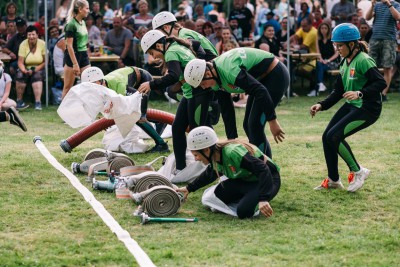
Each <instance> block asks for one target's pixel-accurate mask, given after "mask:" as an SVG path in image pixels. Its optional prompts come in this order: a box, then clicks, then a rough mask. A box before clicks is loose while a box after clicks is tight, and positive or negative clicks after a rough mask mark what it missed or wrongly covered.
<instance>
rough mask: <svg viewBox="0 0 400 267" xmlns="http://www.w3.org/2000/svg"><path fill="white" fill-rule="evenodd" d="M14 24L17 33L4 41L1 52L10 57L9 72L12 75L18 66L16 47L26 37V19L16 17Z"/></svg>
mask: <svg viewBox="0 0 400 267" xmlns="http://www.w3.org/2000/svg"><path fill="white" fill-rule="evenodd" d="M15 25H16V26H17V33H16V34H14V36H13V37H11V39H10V40H9V41H8V42H7V43H6V46H5V47H4V48H3V52H4V53H6V54H8V55H9V56H10V57H11V61H10V74H11V76H14V75H15V73H16V70H17V68H18V49H19V45H20V44H21V43H22V41H23V40H25V39H26V21H25V20H24V19H22V18H20V17H18V18H16V20H15Z"/></svg>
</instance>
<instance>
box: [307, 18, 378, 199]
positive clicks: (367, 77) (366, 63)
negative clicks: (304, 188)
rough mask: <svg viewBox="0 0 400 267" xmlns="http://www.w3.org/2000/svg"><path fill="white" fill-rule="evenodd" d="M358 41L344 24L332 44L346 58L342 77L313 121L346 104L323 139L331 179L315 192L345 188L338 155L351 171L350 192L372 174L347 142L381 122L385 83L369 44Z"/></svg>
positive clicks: (316, 109) (356, 33)
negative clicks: (328, 110) (350, 137)
mask: <svg viewBox="0 0 400 267" xmlns="http://www.w3.org/2000/svg"><path fill="white" fill-rule="evenodd" d="M359 39H360V32H359V31H358V28H357V27H356V26H354V25H353V24H350V23H343V24H340V25H339V26H337V27H336V28H335V29H334V30H333V32H332V42H333V43H334V45H335V47H336V49H337V50H338V52H339V54H340V56H341V57H342V58H343V60H342V62H341V64H340V75H339V77H338V79H337V81H336V84H335V87H334V90H333V91H332V93H331V94H330V95H329V96H328V97H327V98H326V99H325V100H323V101H320V102H318V103H317V104H315V105H313V106H312V107H311V108H310V113H311V116H312V117H314V116H315V114H316V113H317V112H319V111H322V110H327V109H329V108H330V107H332V106H333V105H335V104H336V103H337V102H338V101H340V100H341V99H342V98H345V100H346V102H345V103H344V105H343V106H342V107H341V108H339V110H338V111H337V112H336V114H335V115H334V116H333V118H332V119H331V121H330V122H329V124H328V126H327V128H326V129H325V132H324V134H323V135H322V143H323V147H324V154H325V161H326V165H327V167H328V177H327V178H326V179H325V180H324V181H323V182H322V184H321V185H320V186H318V187H316V188H314V189H316V190H321V189H329V188H339V189H341V188H343V184H342V182H341V180H340V177H339V171H338V155H340V157H341V158H342V159H343V160H344V161H345V162H346V164H347V166H348V167H349V169H350V174H349V177H348V180H349V187H348V189H347V191H349V192H355V191H357V190H358V189H360V188H361V187H362V186H363V184H364V181H365V179H367V177H368V175H369V173H370V171H369V170H368V169H367V168H364V167H362V166H361V165H360V164H359V163H358V162H357V160H356V158H355V156H354V154H353V152H352V150H351V148H350V146H349V144H348V143H347V142H346V140H345V139H346V138H347V137H348V136H351V135H353V134H355V133H356V132H358V131H360V130H362V129H364V128H367V127H368V126H370V125H372V124H374V123H375V122H376V121H377V120H378V118H379V116H380V114H381V110H382V96H381V92H382V90H383V89H385V87H386V82H385V80H384V79H383V76H382V75H381V74H380V72H379V70H378V68H377V67H376V64H375V61H374V60H373V59H372V58H371V57H369V56H368V54H367V52H368V46H367V44H366V43H365V42H362V41H359Z"/></svg>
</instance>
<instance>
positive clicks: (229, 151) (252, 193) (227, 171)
mask: <svg viewBox="0 0 400 267" xmlns="http://www.w3.org/2000/svg"><path fill="white" fill-rule="evenodd" d="M217 169H218V173H217V172H216V171H215V169H213V168H212V166H211V165H209V166H208V168H207V169H206V170H205V171H204V172H203V173H202V174H201V175H200V176H199V177H198V178H197V179H196V180H194V181H193V182H191V183H189V184H188V185H187V189H188V191H189V192H194V191H196V190H198V189H200V188H202V187H203V186H206V185H208V184H210V183H212V182H214V181H215V180H216V179H217V178H218V177H219V174H223V175H225V176H226V177H228V178H229V179H227V180H225V181H223V182H221V183H220V184H219V185H218V186H217V187H216V188H215V195H216V197H218V198H219V199H220V200H221V201H223V202H224V203H225V204H227V205H229V204H231V203H238V207H237V214H238V217H239V218H249V217H252V216H253V214H254V212H255V210H256V208H257V205H258V203H259V202H260V201H268V202H269V201H271V200H272V199H273V198H274V197H275V196H276V194H277V193H278V191H279V188H280V185H281V178H280V175H279V171H280V170H279V166H278V165H276V164H275V163H274V162H273V161H272V160H271V159H270V158H268V157H267V156H265V155H264V154H263V153H262V152H261V151H260V150H259V149H257V148H255V153H254V155H251V154H250V153H249V151H248V150H247V149H246V147H244V146H243V145H242V144H237V143H230V144H228V145H226V146H224V147H223V148H222V150H221V159H220V162H217Z"/></svg>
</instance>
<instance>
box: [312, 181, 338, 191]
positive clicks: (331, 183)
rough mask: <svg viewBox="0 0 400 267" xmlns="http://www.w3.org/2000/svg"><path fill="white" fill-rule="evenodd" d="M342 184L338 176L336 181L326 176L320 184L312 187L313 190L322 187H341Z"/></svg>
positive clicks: (321, 188)
mask: <svg viewBox="0 0 400 267" xmlns="http://www.w3.org/2000/svg"><path fill="white" fill-rule="evenodd" d="M343 188H344V186H343V184H342V181H340V178H339V180H338V181H336V182H334V181H332V180H331V178H326V179H325V180H323V181H322V183H321V185H319V186H317V187H315V188H314V190H323V189H343Z"/></svg>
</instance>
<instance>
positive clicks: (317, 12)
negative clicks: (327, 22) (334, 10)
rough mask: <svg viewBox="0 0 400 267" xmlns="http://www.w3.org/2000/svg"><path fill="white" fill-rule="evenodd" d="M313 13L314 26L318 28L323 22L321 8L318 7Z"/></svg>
mask: <svg viewBox="0 0 400 267" xmlns="http://www.w3.org/2000/svg"><path fill="white" fill-rule="evenodd" d="M313 15H314V21H313V23H312V25H313V26H314V28H316V29H318V27H319V25H321V23H322V22H323V19H322V14H321V10H318V9H317V10H315V11H314V13H313Z"/></svg>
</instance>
